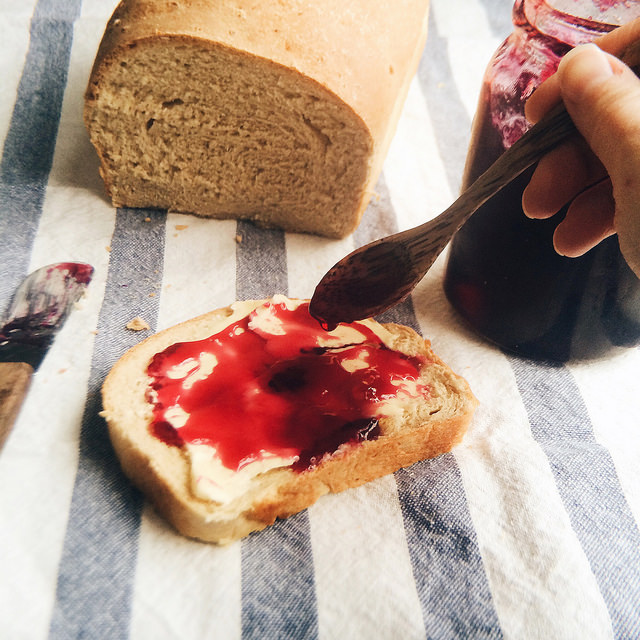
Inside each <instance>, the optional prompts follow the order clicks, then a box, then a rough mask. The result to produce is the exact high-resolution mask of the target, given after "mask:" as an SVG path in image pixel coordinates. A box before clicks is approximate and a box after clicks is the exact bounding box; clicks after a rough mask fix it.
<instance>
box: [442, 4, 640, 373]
mask: <svg viewBox="0 0 640 640" xmlns="http://www.w3.org/2000/svg"><path fill="white" fill-rule="evenodd" d="M556 4H559V3H556ZM623 4H624V6H621V7H617V5H623ZM563 8H564V11H565V13H563V12H560V11H557V10H555V9H554V8H553V7H552V6H551V2H545V1H544V0H519V1H518V2H516V3H515V6H514V11H513V21H514V26H515V28H514V32H513V33H512V35H511V36H510V37H509V38H508V39H507V40H506V41H505V42H504V43H503V44H502V46H501V47H500V48H499V49H498V51H497V52H496V54H495V55H494V58H493V59H492V61H491V63H490V65H489V68H488V70H487V73H486V76H485V81H484V84H483V87H482V90H481V95H480V99H479V105H478V111H477V113H476V117H475V119H474V126H473V131H472V137H471V143H470V147H469V153H468V156H467V163H466V167H465V175H464V178H463V185H462V186H463V188H465V187H466V186H468V185H469V184H471V183H472V182H473V181H474V180H475V179H476V178H477V177H478V176H479V175H480V174H482V173H483V172H484V171H485V170H486V169H487V168H488V167H489V166H490V165H491V164H492V163H493V161H494V160H495V159H496V158H497V157H498V156H499V155H500V154H502V153H503V152H504V150H505V149H506V148H508V147H509V146H511V145H512V144H513V143H514V142H515V141H516V140H517V139H518V138H519V137H520V136H521V135H522V134H523V133H524V132H525V131H526V129H527V127H528V124H527V122H526V120H525V118H524V103H525V102H526V99H527V98H528V97H529V96H530V95H531V93H532V92H533V90H534V89H535V88H536V87H537V86H538V85H539V84H540V83H541V82H543V81H544V80H545V79H546V78H547V77H549V76H550V75H551V74H552V73H554V71H555V70H556V68H557V65H558V63H559V61H560V59H561V57H562V56H563V55H564V54H565V53H566V52H567V51H568V50H569V49H570V48H571V46H574V45H576V44H578V43H581V42H587V41H590V40H593V39H594V37H597V36H598V35H601V34H602V33H604V32H607V31H609V30H611V29H612V28H614V25H612V24H608V23H607V22H605V19H607V20H614V19H617V20H621V22H626V21H628V20H631V19H632V18H634V17H636V16H638V15H640V3H635V6H633V4H632V3H617V2H615V1H614V0H599V1H598V2H596V1H595V0H593V1H581V0H577V1H574V2H571V1H569V0H566V1H565V2H564V3H563ZM567 11H568V12H569V13H567ZM581 16H588V18H585V17H581ZM594 16H596V17H595V18H594ZM599 20H602V22H600V21H599ZM532 171H533V170H531V171H529V172H526V173H525V174H523V175H522V176H520V178H518V179H517V180H515V181H514V182H513V183H512V184H510V185H509V186H508V187H506V188H505V189H503V191H502V192H501V193H499V194H498V195H497V196H495V197H494V198H492V199H491V200H490V201H489V202H488V203H487V204H486V205H484V206H483V207H481V208H480V209H479V210H478V211H477V212H476V213H475V214H474V215H473V216H472V217H471V218H470V219H469V220H468V221H467V223H466V224H465V225H464V226H463V228H462V229H461V230H460V231H459V232H458V233H457V234H456V236H455V237H454V239H453V241H452V243H451V247H450V253H449V259H448V263H447V269H446V274H445V282H444V287H445V293H446V295H447V297H448V298H449V300H450V301H451V303H452V304H453V306H454V307H455V308H456V310H457V311H458V312H459V313H460V314H461V315H462V316H463V317H464V318H465V319H466V320H467V321H468V322H469V323H470V324H471V326H472V327H473V328H474V329H475V330H476V331H478V332H479V333H480V334H482V335H483V336H484V337H485V338H487V339H489V340H490V341H492V342H494V343H496V344H498V345H500V346H501V347H503V348H505V349H506V350H508V351H511V352H514V353H517V354H520V355H523V356H526V357H531V358H535V359H543V360H553V361H559V362H564V361H567V360H570V359H581V358H593V357H597V356H601V355H604V354H606V353H608V352H610V351H611V350H612V349H613V348H615V347H629V346H633V345H636V344H637V343H638V342H640V281H639V280H638V278H637V277H636V276H635V275H634V273H633V272H632V271H631V269H630V268H629V266H628V265H627V263H626V262H625V261H624V259H623V258H622V255H621V253H620V250H619V247H618V242H617V238H616V237H615V236H614V237H611V238H609V239H607V240H605V241H604V242H602V243H600V244H599V245H598V246H597V247H596V248H594V249H592V250H591V251H589V252H588V253H587V254H585V255H584V256H583V257H580V258H565V257H562V256H560V255H558V254H557V253H556V252H555V250H554V248H553V240H552V238H553V232H554V230H555V227H556V226H557V224H558V222H559V221H560V220H561V219H562V217H563V216H564V214H565V211H566V208H565V209H563V210H561V211H559V212H558V213H557V214H556V215H555V216H554V217H553V218H551V219H549V220H530V219H528V218H526V216H525V215H524V213H523V212H522V205H521V201H522V192H523V190H524V188H525V186H526V185H527V183H528V181H529V178H530V176H531V173H532Z"/></svg>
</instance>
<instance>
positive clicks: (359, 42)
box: [84, 0, 429, 237]
mask: <svg viewBox="0 0 640 640" xmlns="http://www.w3.org/2000/svg"><path fill="white" fill-rule="evenodd" d="M428 8H429V0H395V1H394V2H392V3H389V2H387V1H386V0H351V1H350V2H349V3H348V5H345V3H344V2H343V1H342V0H322V2H311V1H309V0H277V1H276V0H263V1H262V2H253V1H252V2H249V1H248V0H237V1H236V2H213V1H212V0H181V2H166V1H164V0H123V1H122V2H121V3H120V5H119V6H118V7H117V8H116V10H115V12H114V14H113V16H112V17H111V19H110V21H109V23H108V25H107V28H106V31H105V34H104V36H103V39H102V42H101V44H100V47H99V50H98V53H97V56H96V60H95V63H94V67H93V70H92V73H91V77H90V79H89V83H88V87H87V91H86V95H85V112H84V118H85V123H86V126H87V128H88V131H89V135H90V139H91V142H92V143H93V145H94V146H95V148H96V150H97V152H98V155H99V156H100V161H101V168H100V172H101V175H102V177H103V179H104V182H105V185H106V189H107V192H108V193H109V195H110V197H111V199H112V201H113V204H114V206H118V207H124V206H126V207H154V208H161V209H170V210H172V211H176V212H183V213H193V214H197V215H201V216H207V217H214V218H246V219H252V220H254V221H256V222H258V223H260V224H262V225H264V226H270V227H279V228H282V229H285V230H288V231H301V232H309V233H314V234H319V235H324V236H329V237H343V236H345V235H347V234H349V233H350V232H351V231H353V230H354V229H355V227H356V226H357V224H358V222H359V221H360V218H361V216H362V213H363V211H364V209H365V208H366V206H367V204H368V202H369V200H370V198H371V195H372V193H373V189H374V187H375V183H376V180H377V178H378V175H379V173H380V170H381V168H382V163H383V160H384V157H385V155H386V152H387V149H388V146H389V143H390V141H391V138H392V136H393V133H394V132H395V128H396V124H397V121H398V118H399V115H400V111H401V108H402V105H403V103H404V100H405V98H406V95H407V92H408V89H409V84H410V81H411V79H412V77H413V75H414V73H415V70H416V68H417V65H418V61H419V57H420V54H421V52H422V49H423V47H424V43H425V40H426V33H427V16H428Z"/></svg>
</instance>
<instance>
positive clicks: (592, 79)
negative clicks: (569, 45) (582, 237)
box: [558, 44, 640, 273]
mask: <svg viewBox="0 0 640 640" xmlns="http://www.w3.org/2000/svg"><path fill="white" fill-rule="evenodd" d="M558 80H559V84H560V91H561V95H562V99H563V101H564V103H565V106H566V108H567V111H568V112H569V114H570V115H571V118H572V119H573V121H574V122H575V124H576V127H577V128H578V130H579V131H580V133H581V134H582V136H583V137H584V138H585V140H586V141H587V143H588V144H589V146H590V147H591V149H592V150H593V152H594V153H595V154H596V155H597V156H598V158H599V159H600V161H601V162H602V164H603V165H604V167H605V168H606V170H607V172H608V174H609V176H610V177H611V183H612V185H613V198H614V200H615V206H616V214H615V221H614V226H615V229H616V231H617V233H618V235H619V239H620V245H621V248H622V249H623V253H625V258H626V259H627V261H628V262H629V264H630V265H631V266H632V268H634V270H635V271H636V273H640V255H639V254H640V79H638V77H637V76H636V75H635V74H634V73H633V71H631V69H629V68H628V67H627V66H626V65H625V64H623V63H622V62H621V61H620V60H618V59H617V58H615V57H613V56H611V55H609V54H607V53H604V52H603V51H601V50H600V49H599V48H598V47H597V46H596V45H594V44H587V45H582V46H579V47H576V48H575V49H574V50H572V51H570V52H569V53H568V54H567V55H566V56H565V57H564V58H563V60H562V61H561V63H560V66H559V67H558ZM627 252H630V255H627ZM631 254H634V255H631Z"/></svg>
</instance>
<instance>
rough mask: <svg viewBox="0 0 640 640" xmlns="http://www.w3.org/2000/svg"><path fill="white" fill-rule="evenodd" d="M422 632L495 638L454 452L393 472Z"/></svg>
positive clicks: (499, 634) (499, 633) (494, 623)
mask: <svg viewBox="0 0 640 640" xmlns="http://www.w3.org/2000/svg"><path fill="white" fill-rule="evenodd" d="M395 477H396V482H397V483H398V493H399V496H400V505H401V508H402V514H403V517H404V523H405V529H406V532H407V542H408V545H409V554H410V556H411V563H412V565H413V574H414V577H415V581H416V588H417V591H418V597H419V598H420V604H421V606H422V615H423V617H424V626H425V629H426V632H427V637H428V638H501V637H502V631H501V630H500V623H499V621H498V618H497V615H496V613H495V609H494V607H493V602H492V598H491V593H490V591H489V585H488V582H487V578H486V574H485V571H484V566H483V564H482V559H481V557H480V553H479V551H478V545H477V541H476V535H475V531H474V529H473V525H472V523H471V518H470V516H469V511H468V508H467V504H466V498H465V494H464V488H463V485H462V479H461V477H460V471H459V469H458V465H457V463H456V460H455V457H454V456H453V455H452V454H450V453H448V454H445V455H443V456H439V457H438V458H434V459H433V460H425V461H423V462H419V463H417V464H415V465H413V466H412V467H409V468H408V469H401V470H400V471H397V472H396V474H395Z"/></svg>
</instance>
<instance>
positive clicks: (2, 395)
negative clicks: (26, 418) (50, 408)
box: [0, 362, 33, 449]
mask: <svg viewBox="0 0 640 640" xmlns="http://www.w3.org/2000/svg"><path fill="white" fill-rule="evenodd" d="M32 374H33V368H32V367H31V365H28V364H27V363H26V362H0V449H2V446H3V445H4V441H5V440H6V439H7V436H8V435H9V432H10V431H11V427H13V423H14V422H15V419H16V417H17V415H18V411H19V409H20V407H21V405H22V401H23V400H24V397H25V396H26V395H27V391H28V390H29V383H30V382H31V375H32Z"/></svg>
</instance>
